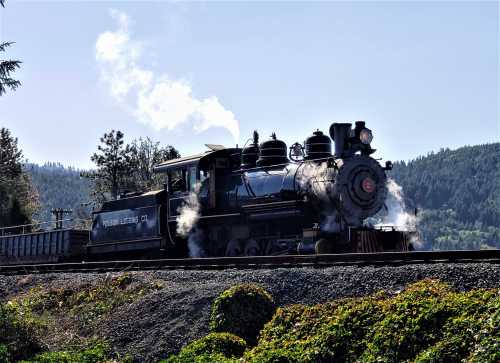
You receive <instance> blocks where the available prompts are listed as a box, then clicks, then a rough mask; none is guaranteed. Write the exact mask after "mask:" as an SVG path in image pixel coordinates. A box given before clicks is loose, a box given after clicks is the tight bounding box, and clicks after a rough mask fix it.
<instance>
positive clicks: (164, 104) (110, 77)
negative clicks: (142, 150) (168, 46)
mask: <svg viewBox="0 0 500 363" xmlns="http://www.w3.org/2000/svg"><path fill="white" fill-rule="evenodd" d="M110 15H111V17H112V18H113V19H114V20H115V21H116V22H117V25H118V28H117V30H115V31H106V32H104V33H101V34H100V35H99V36H98V38H97V41H96V59H97V62H98V64H99V66H100V68H101V77H102V79H103V81H104V82H106V83H107V84H108V85H109V89H110V93H111V95H112V97H113V98H114V99H115V100H116V101H117V102H119V103H120V104H121V105H123V106H124V107H126V108H127V109H128V111H130V112H132V113H133V115H134V116H135V117H137V119H138V120H139V121H141V122H143V123H144V124H147V125H150V126H151V127H153V128H154V129H155V130H161V129H167V130H172V129H175V128H176V127H178V126H179V125H182V124H187V123H192V126H193V129H194V131H196V132H202V131H205V130H207V129H209V128H212V127H222V128H225V129H227V130H228V131H229V132H230V133H231V135H233V137H234V139H235V140H236V141H237V140H238V139H239V136H240V129H239V124H238V121H237V120H236V118H235V116H234V114H233V113H232V112H231V111H230V110H227V109H226V108H224V106H222V105H221V103H220V102H219V100H218V99H217V97H216V96H212V97H208V98H204V99H201V100H200V99H197V98H195V97H193V95H192V89H191V85H190V84H189V83H188V82H187V81H185V80H179V79H177V80H176V79H171V78H170V77H169V76H167V75H166V74H159V75H157V74H154V73H153V72H152V71H151V70H147V69H144V68H142V67H141V66H140V65H139V64H138V62H139V61H140V59H141V56H142V44H141V43H140V42H137V41H133V40H132V39H131V38H130V30H129V28H130V18H129V16H128V15H127V14H126V13H124V12H120V11H117V10H110ZM128 105H133V106H132V107H129V106H128Z"/></svg>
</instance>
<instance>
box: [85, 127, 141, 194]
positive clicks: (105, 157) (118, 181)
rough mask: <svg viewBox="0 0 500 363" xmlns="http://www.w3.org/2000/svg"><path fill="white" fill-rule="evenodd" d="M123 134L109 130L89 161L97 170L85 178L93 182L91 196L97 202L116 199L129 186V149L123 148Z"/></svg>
mask: <svg viewBox="0 0 500 363" xmlns="http://www.w3.org/2000/svg"><path fill="white" fill-rule="evenodd" d="M123 137H124V135H123V132H121V131H115V130H111V132H110V133H105V134H104V136H103V137H101V139H100V140H101V145H99V146H98V148H97V149H98V152H96V153H94V154H93V155H92V156H91V157H90V160H92V161H93V162H94V163H95V164H96V165H97V170H96V171H95V172H93V173H90V174H85V176H88V177H90V178H91V179H93V180H94V190H93V196H94V200H95V201H97V202H103V201H105V200H108V199H110V198H112V199H117V198H118V195H119V194H120V192H122V191H124V190H125V188H127V187H128V184H129V173H130V171H131V160H130V147H129V146H125V144H124V140H123Z"/></svg>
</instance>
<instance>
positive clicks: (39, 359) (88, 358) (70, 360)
mask: <svg viewBox="0 0 500 363" xmlns="http://www.w3.org/2000/svg"><path fill="white" fill-rule="evenodd" d="M106 355H107V347H106V345H104V344H96V345H95V346H94V347H91V348H88V349H85V350H83V351H80V352H74V351H61V352H46V353H42V354H39V355H37V356H36V357H34V358H32V359H30V360H26V361H23V362H22V363H100V362H105V361H106Z"/></svg>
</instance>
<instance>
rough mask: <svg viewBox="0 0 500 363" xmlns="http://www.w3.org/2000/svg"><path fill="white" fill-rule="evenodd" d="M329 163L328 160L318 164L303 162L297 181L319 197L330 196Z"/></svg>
mask: <svg viewBox="0 0 500 363" xmlns="http://www.w3.org/2000/svg"><path fill="white" fill-rule="evenodd" d="M328 180H329V175H328V165H327V163H326V162H322V163H321V164H317V163H314V162H306V163H304V164H302V166H301V170H300V173H299V174H298V175H297V182H298V183H299V184H300V187H301V189H303V190H308V191H311V192H312V193H313V195H315V196H316V197H317V198H319V199H325V200H327V198H328V194H327V193H328V190H327V186H329V183H327V181H328Z"/></svg>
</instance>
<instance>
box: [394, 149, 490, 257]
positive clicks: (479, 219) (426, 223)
mask: <svg viewBox="0 0 500 363" xmlns="http://www.w3.org/2000/svg"><path fill="white" fill-rule="evenodd" d="M391 177H393V178H394V179H395V180H396V182H397V183H398V184H400V185H401V186H402V187H403V191H404V194H405V201H406V204H407V207H408V208H411V209H413V208H415V207H417V208H418V209H419V210H420V218H419V222H418V229H419V231H420V233H421V235H422V237H423V240H424V241H425V242H426V246H425V247H427V248H433V249H454V248H460V249H467V248H471V249H475V248H481V247H482V248H486V247H488V246H490V247H497V248H500V143H494V144H486V145H477V146H466V147H462V148H459V149H457V150H449V149H445V150H441V151H439V152H437V153H430V154H428V155H427V156H422V157H419V158H417V159H415V160H413V161H410V162H408V163H405V162H399V163H395V165H394V170H393V171H392V172H391Z"/></svg>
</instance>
